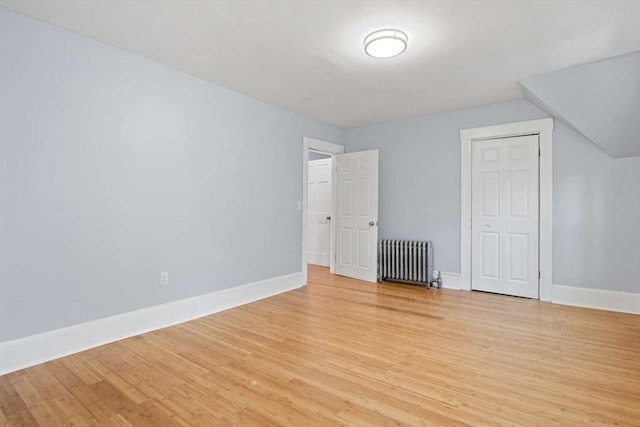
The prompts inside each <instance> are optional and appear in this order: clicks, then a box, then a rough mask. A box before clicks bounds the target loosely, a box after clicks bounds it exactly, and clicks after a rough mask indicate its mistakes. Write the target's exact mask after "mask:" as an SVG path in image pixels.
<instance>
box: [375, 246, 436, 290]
mask: <svg viewBox="0 0 640 427" xmlns="http://www.w3.org/2000/svg"><path fill="white" fill-rule="evenodd" d="M378 252H379V256H378V279H379V280H380V281H393V282H403V283H412V284H416V285H423V286H430V285H431V282H433V246H432V245H431V242H429V241H424V240H381V241H380V244H379V246H378Z"/></svg>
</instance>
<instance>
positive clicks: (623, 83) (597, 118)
mask: <svg viewBox="0 0 640 427" xmlns="http://www.w3.org/2000/svg"><path fill="white" fill-rule="evenodd" d="M520 86H521V88H522V92H523V93H524V96H525V97H526V98H527V99H528V100H530V101H531V102H533V103H534V104H536V105H537V106H538V107H540V108H542V109H543V110H545V111H546V112H547V113H549V114H551V115H552V116H554V117H556V118H558V119H560V120H562V121H563V122H565V123H566V124H567V125H569V126H571V127H572V128H573V129H575V130H576V131H578V132H579V133H581V134H582V135H584V136H585V137H586V138H588V139H590V140H591V141H592V142H593V143H595V144H597V145H598V146H600V148H602V149H603V150H604V151H605V152H607V153H608V154H609V155H610V156H611V157H613V158H621V157H632V156H640V52H634V53H631V54H627V55H621V56H616V57H614V58H609V59H605V60H602V61H596V62H591V63H588V64H583V65H578V66H575V67H569V68H565V69H562V70H558V71H552V72H550V73H545V74H541V75H537V76H534V77H530V78H526V79H523V80H520Z"/></svg>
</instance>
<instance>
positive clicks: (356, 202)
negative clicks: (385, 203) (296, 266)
mask: <svg viewBox="0 0 640 427" xmlns="http://www.w3.org/2000/svg"><path fill="white" fill-rule="evenodd" d="M335 157H336V164H337V171H336V263H335V271H336V274H339V275H342V276H347V277H353V278H356V279H361V280H367V281H369V282H376V280H377V268H378V250H377V247H378V150H371V151H361V152H357V153H348V154H338V155H336V156H335Z"/></svg>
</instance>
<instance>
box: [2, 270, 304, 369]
mask: <svg viewBox="0 0 640 427" xmlns="http://www.w3.org/2000/svg"><path fill="white" fill-rule="evenodd" d="M304 284H305V281H304V280H303V274H302V273H301V272H300V273H293V274H288V275H286V276H280V277H274V278H272V279H267V280H263V281H260V282H255V283H250V284H247V285H242V286H236V287H234V288H230V289H224V290H221V291H216V292H212V293H209V294H205V295H200V296H197V297H193V298H187V299H183V300H178V301H172V302H169V303H166V304H161V305H156V306H153V307H147V308H143V309H141V310H135V311H130V312H128V313H123V314H118V315H116V316H111V317H105V318H103V319H97V320H92V321H90V322H85V323H80V324H77V325H73V326H69V327H66V328H62V329H56V330H53V331H48V332H43V333H41V334H36V335H31V336H28V337H24V338H19V339H17V340H13V341H6V342H3V343H0V375H4V374H7V373H9V372H13V371H17V370H19V369H23V368H27V367H29V366H33V365H37V364H39V363H44V362H47V361H49V360H53V359H57V358H60V357H63V356H67V355H70V354H73V353H77V352H80V351H83V350H88V349H90V348H93V347H98V346H101V345H104V344H108V343H111V342H114V341H118V340H121V339H125V338H129V337H132V336H135V335H140V334H144V333H146V332H150V331H155V330H157V329H161V328H166V327H168V326H172V325H176V324H178V323H183V322H187V321H189V320H193V319H197V318H199V317H204V316H208V315H211V314H214V313H217V312H220V311H223V310H227V309H229V308H233V307H237V306H239V305H243V304H247V303H250V302H253V301H257V300H260V299H263V298H267V297H270V296H273V295H277V294H280V293H282V292H287V291H291V290H293V289H296V288H299V287H301V286H304Z"/></svg>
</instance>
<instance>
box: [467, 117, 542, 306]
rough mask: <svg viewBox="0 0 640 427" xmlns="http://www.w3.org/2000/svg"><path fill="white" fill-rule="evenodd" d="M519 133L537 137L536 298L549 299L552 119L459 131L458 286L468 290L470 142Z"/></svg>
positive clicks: (469, 274)
mask: <svg viewBox="0 0 640 427" xmlns="http://www.w3.org/2000/svg"><path fill="white" fill-rule="evenodd" d="M520 135H539V138H540V163H539V165H540V227H539V233H540V236H539V238H540V245H539V268H540V281H539V298H540V300H541V301H551V280H552V278H551V272H552V243H553V119H552V118H547V119H539V120H529V121H525V122H516V123H507V124H502V125H495V126H485V127H479V128H473V129H463V130H461V131H460V143H461V150H460V289H463V290H471V144H472V143H473V141H479V140H484V139H495V138H505V137H510V136H520Z"/></svg>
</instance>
